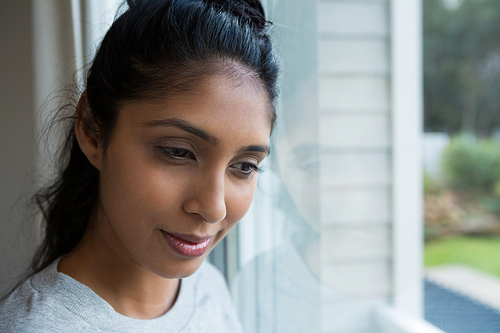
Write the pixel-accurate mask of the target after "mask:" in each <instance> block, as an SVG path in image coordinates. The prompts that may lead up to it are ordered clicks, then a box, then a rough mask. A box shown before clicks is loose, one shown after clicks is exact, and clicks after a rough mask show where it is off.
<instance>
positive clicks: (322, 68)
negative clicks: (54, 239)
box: [0, 0, 500, 333]
mask: <svg viewBox="0 0 500 333" xmlns="http://www.w3.org/2000/svg"><path fill="white" fill-rule="evenodd" d="M262 2H263V4H264V6H265V9H266V12H267V15H268V18H269V19H270V20H271V21H273V22H274V27H273V28H272V29H271V35H272V37H273V38H274V40H275V43H276V47H277V51H278V55H279V57H280V59H281V61H282V66H283V71H282V77H281V84H280V85H281V96H280V102H279V105H278V124H277V126H276V131H275V133H274V134H273V137H272V140H271V141H272V142H273V153H272V155H271V156H270V157H269V158H268V159H267V160H266V162H265V165H264V168H265V170H266V171H265V172H264V173H263V174H262V175H260V178H259V184H258V188H257V191H256V195H255V199H254V202H253V203H252V206H251V208H250V210H249V213H248V214H247V215H246V216H245V218H244V219H243V220H242V221H241V222H240V223H239V224H238V226H237V227H236V228H235V229H234V230H233V231H232V232H231V233H230V234H229V235H228V237H227V238H226V239H225V241H224V242H221V244H220V245H218V247H217V248H216V249H215V250H214V251H213V252H212V253H211V255H210V260H211V261H212V262H213V263H214V264H215V265H216V266H217V267H218V268H219V269H220V270H221V272H222V273H223V274H224V275H225V277H226V279H227V282H228V284H229V287H230V289H231V291H232V294H233V297H234V301H235V304H236V306H237V308H238V311H239V313H240V318H241V321H242V323H243V326H244V329H245V332H247V333H248V332H339V333H340V332H342V333H346V332H359V333H369V332H401V333H403V332H408V333H410V332H414V333H417V332H418V333H427V332H429V333H437V332H443V331H444V332H450V333H453V332H461V333H464V332H465V333H467V332H499V331H500V329H499V327H500V314H499V313H500V283H499V281H500V112H499V111H500V77H499V71H500V39H499V38H498V37H497V36H498V35H499V34H500V2H498V1H497V0H263V1H262ZM120 3H121V1H118V0H17V1H0V43H1V44H0V45H2V47H1V49H0V60H1V61H0V73H1V75H0V87H1V89H0V170H1V171H2V172H1V173H0V293H1V292H4V291H6V290H8V288H9V287H10V286H12V285H13V284H15V283H16V282H17V277H18V276H19V274H20V273H22V272H23V270H24V269H25V268H26V267H27V265H28V263H29V258H30V256H31V254H32V251H33V249H34V247H35V246H36V244H37V242H38V240H39V235H40V230H39V224H38V222H36V221H38V220H39V216H37V213H36V210H35V209H34V208H33V206H32V205H30V196H31V194H32V193H33V191H34V190H35V189H36V188H38V187H39V186H40V184H43V183H45V182H46V181H47V180H49V179H50V178H51V176H52V170H53V160H54V153H55V150H56V147H57V142H58V138H59V137H60V135H61V133H60V132H57V131H51V132H50V133H45V132H44V130H45V129H46V121H47V120H48V119H50V118H51V116H52V114H53V112H54V111H55V110H57V109H58V108H59V107H60V106H61V105H63V104H65V103H67V101H68V100H69V101H71V100H73V101H74V100H75V99H77V98H78V91H81V89H82V87H83V84H84V81H85V75H84V73H85V68H87V66H88V64H89V62H90V61H91V59H92V54H93V53H94V52H95V49H96V47H97V45H98V44H99V41H100V39H101V38H102V36H103V34H104V33H105V31H106V30H107V28H108V27H109V25H110V24H111V22H112V20H113V17H114V15H115V13H116V11H117V8H118V7H119V4H120ZM68 87H71V89H67V88H68ZM47 134H48V136H47Z"/></svg>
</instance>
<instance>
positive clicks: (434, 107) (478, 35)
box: [423, 0, 500, 136]
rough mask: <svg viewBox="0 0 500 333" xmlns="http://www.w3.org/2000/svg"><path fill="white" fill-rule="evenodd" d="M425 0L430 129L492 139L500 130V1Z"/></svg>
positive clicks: (426, 100)
mask: <svg viewBox="0 0 500 333" xmlns="http://www.w3.org/2000/svg"><path fill="white" fill-rule="evenodd" d="M445 3H446V1H445V0H424V1H423V9H424V12H423V19H424V110H425V113H424V129H425V131H427V132H447V133H450V134H456V133H459V132H461V131H467V132H470V133H474V134H477V135H481V136H488V135H490V134H491V133H492V132H493V131H494V130H495V129H496V128H498V127H500V112H499V111H500V39H499V38H498V35H499V34H500V1H498V0H462V1H461V2H460V3H461V4H460V5H459V6H458V7H456V8H449V7H447V6H446V5H445Z"/></svg>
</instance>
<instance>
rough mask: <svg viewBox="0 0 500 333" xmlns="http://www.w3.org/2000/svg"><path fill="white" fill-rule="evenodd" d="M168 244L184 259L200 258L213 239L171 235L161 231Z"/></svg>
mask: <svg viewBox="0 0 500 333" xmlns="http://www.w3.org/2000/svg"><path fill="white" fill-rule="evenodd" d="M161 232H162V234H163V237H164V238H165V240H166V241H167V244H168V245H169V246H170V247H171V248H172V249H173V250H174V251H175V252H177V253H178V254H180V255H181V256H184V257H191V258H195V257H200V256H202V255H204V254H205V253H206V252H207V250H208V248H209V246H210V243H211V242H212V239H213V237H204V238H199V237H197V236H192V235H181V234H171V233H169V232H166V231H164V230H161Z"/></svg>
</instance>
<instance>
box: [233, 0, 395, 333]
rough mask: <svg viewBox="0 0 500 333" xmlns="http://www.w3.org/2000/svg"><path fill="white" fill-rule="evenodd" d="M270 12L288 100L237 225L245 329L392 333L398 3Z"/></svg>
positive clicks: (270, 7)
mask: <svg viewBox="0 0 500 333" xmlns="http://www.w3.org/2000/svg"><path fill="white" fill-rule="evenodd" d="M266 4H267V12H268V13H269V14H270V15H269V17H270V19H271V20H272V21H273V22H274V23H275V26H274V27H273V30H272V32H273V36H274V37H275V40H276V43H277V47H278V50H279V55H280V57H281V59H282V63H283V73H282V78H281V87H282V89H281V96H280V105H279V110H278V125H277V128H276V131H275V133H274V136H273V138H272V142H273V143H274V144H273V147H272V150H273V151H272V154H271V156H270V159H269V160H268V161H267V162H266V165H265V166H264V168H265V172H264V173H263V174H261V175H260V176H259V177H260V178H259V185H258V189H257V191H256V195H255V199H254V202H253V205H252V207H251V209H250V211H249V213H248V214H247V216H246V217H245V219H244V220H243V221H241V222H240V224H239V225H238V228H239V229H238V235H239V271H238V273H237V274H236V276H235V277H234V278H230V285H231V289H232V291H233V295H234V297H235V298H236V304H237V307H238V309H239V312H240V318H241V320H242V322H243V327H244V329H245V332H364V333H366V332H385V331H386V329H395V328H394V327H395V326H391V325H390V324H388V322H389V320H386V319H385V318H382V316H380V315H379V311H380V309H382V308H383V307H386V306H387V305H388V304H389V303H390V302H389V299H390V297H391V292H392V290H391V260H390V258H391V252H390V251H391V250H390V248H391V231H390V230H391V216H390V214H391V211H390V209H391V208H390V186H391V180H390V179H391V176H390V157H391V156H390V140H389V137H390V126H389V119H390V112H389V110H390V69H389V28H388V26H389V22H388V19H389V17H388V7H389V4H388V3H387V2H385V1H366V2H365V1H363V2H356V3H355V4H351V3H348V2H345V1H303V0H287V1H267V3H266ZM389 327H392V328H389ZM396 331H399V330H397V329H396ZM403 331H404V330H401V332H403Z"/></svg>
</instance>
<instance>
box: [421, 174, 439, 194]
mask: <svg viewBox="0 0 500 333" xmlns="http://www.w3.org/2000/svg"><path fill="white" fill-rule="evenodd" d="M440 191H441V184H440V183H439V182H438V181H437V180H436V179H434V178H433V177H432V176H431V175H429V173H427V172H425V171H424V193H425V194H436V193H439V192H440Z"/></svg>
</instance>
